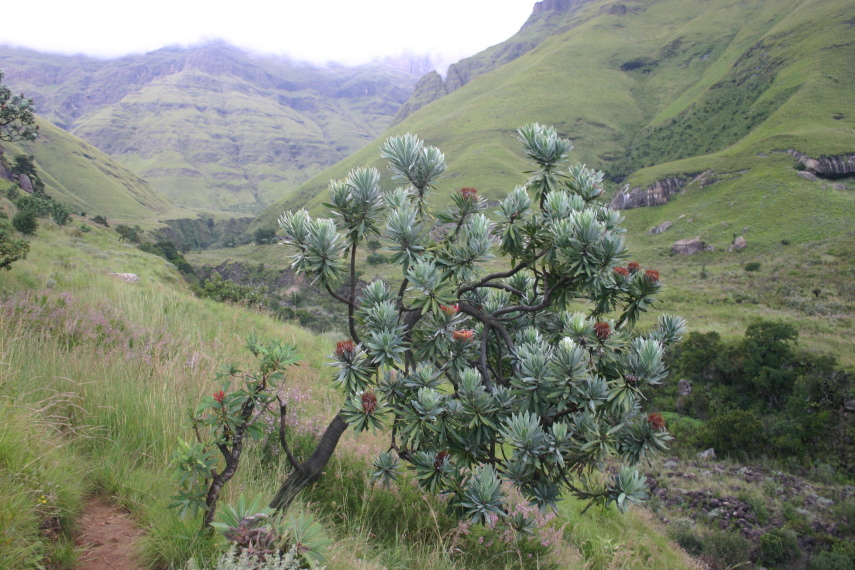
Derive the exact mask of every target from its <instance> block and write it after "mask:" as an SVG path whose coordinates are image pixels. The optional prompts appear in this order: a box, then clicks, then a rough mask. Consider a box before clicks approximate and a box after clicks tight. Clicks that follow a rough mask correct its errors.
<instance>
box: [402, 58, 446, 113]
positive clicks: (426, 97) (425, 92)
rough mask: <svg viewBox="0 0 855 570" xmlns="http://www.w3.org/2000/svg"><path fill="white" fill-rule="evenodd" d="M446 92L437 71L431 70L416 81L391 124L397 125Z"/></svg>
mask: <svg viewBox="0 0 855 570" xmlns="http://www.w3.org/2000/svg"><path fill="white" fill-rule="evenodd" d="M447 94H448V89H447V88H446V85H445V83H443V81H442V77H440V75H439V73H437V72H436V71H431V72H430V73H428V74H427V75H425V76H424V77H422V78H421V79H419V81H418V83H416V86H415V88H414V89H413V94H412V95H411V96H410V98H409V99H408V100H407V102H406V103H404V105H403V106H402V107H401V108H400V109H398V113H397V114H396V115H395V118H394V119H392V124H393V125H397V124H398V123H400V122H401V121H403V120H404V119H406V118H407V117H409V116H410V115H412V114H413V113H415V112H416V111H418V110H419V109H421V108H422V107H424V106H425V105H428V104H430V103H433V102H434V101H436V100H437V99H439V98H440V97H442V96H443V95H447Z"/></svg>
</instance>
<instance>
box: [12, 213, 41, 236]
mask: <svg viewBox="0 0 855 570" xmlns="http://www.w3.org/2000/svg"><path fill="white" fill-rule="evenodd" d="M12 226H13V227H14V228H15V229H16V230H18V231H19V232H21V233H22V234H24V235H25V236H32V235H36V230H37V229H39V222H38V220H37V219H36V216H35V214H33V213H32V212H28V211H26V210H24V211H21V212H18V213H17V214H15V215H14V216H12Z"/></svg>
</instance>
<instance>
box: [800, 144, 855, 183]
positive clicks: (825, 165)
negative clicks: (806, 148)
mask: <svg viewBox="0 0 855 570" xmlns="http://www.w3.org/2000/svg"><path fill="white" fill-rule="evenodd" d="M787 152H789V153H790V154H791V155H793V157H794V158H795V159H796V160H798V161H799V162H801V163H802V164H804V165H805V171H806V172H810V173H811V174H815V175H816V176H820V177H822V178H844V177H847V176H855V153H851V154H842V155H839V156H821V157H819V158H811V157H809V156H807V155H806V154H802V153H800V152H799V151H797V150H793V149H790V150H788V151H787Z"/></svg>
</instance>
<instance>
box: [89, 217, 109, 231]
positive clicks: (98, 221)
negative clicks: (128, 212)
mask: <svg viewBox="0 0 855 570" xmlns="http://www.w3.org/2000/svg"><path fill="white" fill-rule="evenodd" d="M92 221H93V222H95V223H96V224H99V225H102V226H104V227H105V228H109V227H110V224H108V223H107V218H105V217H104V216H102V215H101V214H98V215H97V216H94V217H93V218H92Z"/></svg>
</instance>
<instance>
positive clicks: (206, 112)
mask: <svg viewBox="0 0 855 570" xmlns="http://www.w3.org/2000/svg"><path fill="white" fill-rule="evenodd" d="M0 68H2V69H4V71H5V73H6V82H7V84H8V85H9V86H10V87H12V88H13V89H14V90H16V91H22V92H24V93H26V94H27V96H29V97H33V98H34V99H35V100H36V109H37V112H38V113H39V115H40V116H42V117H44V118H45V119H47V120H49V121H51V122H53V123H54V124H56V125H58V126H60V127H62V128H63V129H65V130H67V131H69V132H70V133H72V134H74V135H76V136H78V137H81V138H83V139H85V140H87V141H88V142H90V143H91V144H93V145H95V146H96V147H98V148H99V149H101V150H102V151H104V152H106V153H108V154H110V155H112V156H113V157H115V158H116V160H118V161H119V162H120V163H121V164H123V165H124V166H126V167H127V168H129V169H130V170H131V171H133V172H134V173H136V174H137V175H138V176H141V177H143V178H145V179H146V180H148V181H149V182H150V183H151V185H152V187H153V188H154V189H156V190H157V191H159V192H161V193H162V194H164V195H165V196H167V197H169V198H170V199H171V200H172V201H173V202H174V203H175V204H176V205H178V206H185V207H191V208H204V209H207V210H220V211H231V212H255V211H257V210H259V209H260V208H262V207H263V206H264V205H266V204H268V203H270V202H271V201H272V200H273V199H274V198H279V197H281V196H282V195H283V194H285V193H286V192H287V191H288V189H290V188H293V187H295V186H297V185H299V184H300V183H301V182H302V181H304V180H306V179H307V178H308V177H309V176H311V175H312V174H315V173H317V172H319V171H320V170H322V169H323V168H325V167H328V166H330V165H333V164H335V163H337V162H339V161H340V160H342V159H343V158H345V157H347V156H348V155H350V154H351V153H352V152H354V151H355V150H357V149H359V148H360V147H361V146H363V145H364V144H366V143H368V142H370V141H371V140H373V139H374V138H375V137H377V136H378V135H379V134H380V133H382V132H383V131H384V130H385V129H386V128H387V126H388V125H389V123H390V121H391V119H392V117H393V116H394V114H395V113H396V112H397V110H398V108H399V107H400V105H401V104H402V103H403V102H404V101H406V99H407V98H408V97H409V95H410V93H411V91H412V87H413V85H414V84H415V82H416V77H414V76H413V75H411V74H409V73H407V72H405V71H402V70H400V69H398V68H396V67H393V66H391V65H386V64H383V63H373V64H370V65H363V66H359V67H353V68H349V67H342V66H337V65H329V66H326V67H320V66H314V65H309V64H304V63H298V62H294V61H290V60H288V59H285V58H281V57H273V56H259V55H254V54H249V53H246V52H243V51H241V50H239V49H237V48H235V47H232V46H229V45H227V44H224V43H222V42H213V43H209V44H206V45H203V46H198V47H194V48H178V47H167V48H163V49H160V50H156V51H153V52H150V53H146V54H142V55H130V56H126V57H122V58H119V59H113V60H99V59H94V58H89V57H84V56H61V55H53V54H43V53H39V52H34V51H32V50H26V49H15V48H0Z"/></svg>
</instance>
